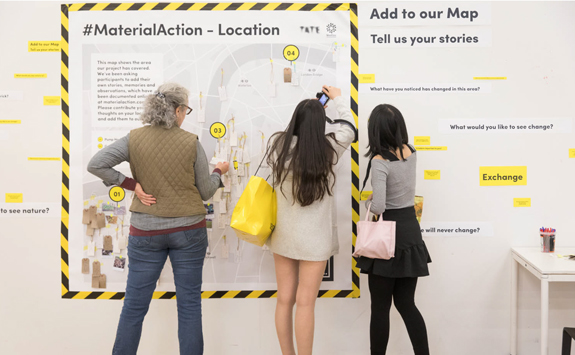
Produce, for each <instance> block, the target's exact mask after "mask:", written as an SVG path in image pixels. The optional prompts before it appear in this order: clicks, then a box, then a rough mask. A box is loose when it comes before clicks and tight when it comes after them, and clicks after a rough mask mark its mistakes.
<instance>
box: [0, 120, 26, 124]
mask: <svg viewBox="0 0 575 355" xmlns="http://www.w3.org/2000/svg"><path fill="white" fill-rule="evenodd" d="M20 123H22V121H20V120H0V124H20Z"/></svg>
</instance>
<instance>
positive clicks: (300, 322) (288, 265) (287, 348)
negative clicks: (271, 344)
mask: <svg viewBox="0 0 575 355" xmlns="http://www.w3.org/2000/svg"><path fill="white" fill-rule="evenodd" d="M274 259H275V267H276V278H277V283H278V301H277V306H276V330H277V334H278V339H279V342H280V347H281V351H282V354H283V355H295V354H296V352H295V348H294V343H293V326H292V324H293V316H292V315H293V307H294V304H295V305H296V315H295V336H296V343H297V350H298V354H299V355H311V354H312V349H313V335H314V324H315V316H314V310H315V300H316V299H317V295H318V292H319V287H320V285H321V280H322V278H323V273H324V271H325V265H326V261H303V260H293V259H289V258H286V257H283V256H280V255H277V254H274Z"/></svg>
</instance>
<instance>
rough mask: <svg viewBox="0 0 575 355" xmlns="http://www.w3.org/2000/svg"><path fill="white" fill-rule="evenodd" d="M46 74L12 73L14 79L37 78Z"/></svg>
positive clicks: (45, 76)
mask: <svg viewBox="0 0 575 355" xmlns="http://www.w3.org/2000/svg"><path fill="white" fill-rule="evenodd" d="M47 77H48V74H42V73H18V74H14V78H16V79H37V78H47Z"/></svg>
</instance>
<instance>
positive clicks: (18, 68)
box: [0, 2, 575, 355]
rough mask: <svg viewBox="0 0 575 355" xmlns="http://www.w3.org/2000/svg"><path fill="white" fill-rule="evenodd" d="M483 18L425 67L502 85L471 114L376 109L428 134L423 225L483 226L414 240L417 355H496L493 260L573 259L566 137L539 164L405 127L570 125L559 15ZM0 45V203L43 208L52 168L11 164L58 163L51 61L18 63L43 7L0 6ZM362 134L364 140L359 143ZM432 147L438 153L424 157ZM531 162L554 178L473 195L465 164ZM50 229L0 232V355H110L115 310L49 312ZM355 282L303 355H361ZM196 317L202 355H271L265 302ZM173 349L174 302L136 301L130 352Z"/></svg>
mask: <svg viewBox="0 0 575 355" xmlns="http://www.w3.org/2000/svg"><path fill="white" fill-rule="evenodd" d="M492 7H493V20H492V23H493V47H492V49H491V50H489V51H486V52H484V53H483V54H482V55H481V57H480V58H477V59H475V60H474V59H473V58H466V60H461V58H459V59H458V57H457V55H456V54H454V53H455V52H451V57H449V56H448V55H447V54H446V53H449V52H450V51H444V52H443V53H442V52H441V51H438V52H437V53H435V54H437V55H438V56H439V57H441V56H444V57H443V59H445V60H447V61H448V62H447V63H446V64H445V66H442V67H441V68H443V69H441V70H446V69H445V68H449V67H450V66H452V67H456V68H458V69H457V70H460V71H462V72H467V73H468V74H469V75H471V76H475V75H478V74H476V73H477V72H481V74H480V75H483V73H488V74H489V75H491V74H492V73H494V72H495V73H494V74H496V75H506V76H508V77H509V79H510V83H509V82H508V83H507V84H508V85H507V86H506V88H505V89H502V90H501V91H495V89H494V92H495V93H494V94H492V95H490V96H488V97H485V98H483V99H482V100H480V101H473V99H470V100H469V101H465V102H464V103H460V104H458V105H453V104H451V105H448V104H449V103H450V102H444V103H443V105H442V103H441V102H432V101H430V100H425V99H423V98H415V97H407V96H405V97H395V98H397V100H394V102H392V103H394V104H396V105H397V106H398V107H399V108H400V109H401V110H402V111H403V113H404V115H405V117H406V119H407V120H408V122H409V127H408V128H409V130H410V135H411V136H414V135H430V136H432V144H433V145H449V149H450V150H449V151H448V152H447V153H427V154H436V155H434V156H430V155H427V157H428V158H426V156H424V155H423V154H421V158H420V163H419V164H420V167H419V171H420V172H421V171H422V170H423V169H424V168H425V169H428V168H429V169H432V168H434V167H436V166H440V167H439V168H438V169H441V170H442V174H444V172H445V174H446V175H445V176H446V178H445V179H443V177H442V180H441V181H440V182H438V184H430V181H424V180H421V178H420V180H418V192H419V193H421V194H423V195H424V196H425V197H426V202H425V203H426V205H425V210H424V219H427V220H429V221H439V220H452V221H464V220H478V219H479V218H480V217H482V218H489V220H491V221H493V223H494V226H495V237H492V238H484V237H483V238H481V237H479V238H471V237H470V238H447V237H437V238H426V242H427V245H428V247H429V249H430V252H431V255H432V258H433V260H434V262H433V263H432V264H431V267H430V271H431V274H432V275H431V276H430V277H427V278H423V279H421V280H420V283H419V288H418V292H417V302H418V304H419V307H420V309H421V311H422V313H423V315H424V317H425V319H426V322H427V327H428V331H429V337H430V345H431V352H432V354H441V355H451V354H469V355H485V354H501V355H502V354H508V352H509V316H510V301H509V296H510V293H509V286H510V256H509V248H510V247H511V246H512V245H532V244H534V243H535V242H536V241H534V240H533V238H531V237H530V233H531V232H532V229H533V228H534V227H538V226H539V225H540V224H549V225H555V226H557V228H558V229H560V230H561V231H564V232H562V233H561V234H560V236H559V243H560V244H565V245H567V244H571V245H575V236H574V233H573V232H574V228H573V226H572V224H571V223H570V222H571V221H572V220H573V219H572V217H571V215H570V214H571V211H572V209H571V208H570V207H571V206H570V203H569V202H570V201H573V197H574V190H573V188H572V187H571V185H570V184H569V183H570V182H571V180H572V176H573V173H574V166H573V164H575V162H574V161H575V159H573V161H570V160H568V159H565V155H566V152H565V150H566V149H567V148H573V147H575V145H574V144H573V142H574V140H573V138H574V137H573V135H572V134H571V135H570V136H569V137H566V138H564V139H561V140H560V141H554V140H546V141H545V145H544V147H549V149H547V150H545V149H546V148H545V149H539V148H540V147H538V146H537V143H538V140H537V139H535V138H536V136H525V137H519V138H518V137H514V138H512V139H509V140H507V139H506V138H503V136H501V137H499V136H495V137H486V138H485V139H481V140H475V139H462V138H458V139H453V138H448V137H441V136H439V135H438V134H437V133H436V125H435V121H433V122H431V123H428V124H427V125H426V124H424V122H422V121H416V120H415V119H413V118H414V117H417V114H418V113H419V112H422V110H423V111H426V112H429V113H430V116H431V117H442V118H456V117H464V118H465V117H542V116H545V115H547V116H554V117H557V116H562V117H565V116H570V115H572V112H573V108H574V107H573V106H574V104H573V103H572V90H573V88H572V83H573V82H574V79H575V75H574V71H573V70H574V69H573V68H575V67H573V63H574V59H575V55H574V49H573V48H574V47H573V46H572V43H573V39H574V38H573V36H574V34H575V28H574V25H573V23H572V21H571V22H570V18H571V14H573V13H574V11H575V7H574V4H573V3H548V4H544V3H535V2H533V3H513V4H511V3H502V4H493V6H492ZM0 38H1V39H2V41H1V43H2V45H3V50H2V51H0V90H22V91H24V92H25V99H24V101H23V102H11V103H0V119H21V120H22V124H21V125H19V126H12V127H10V126H6V127H3V126H5V125H3V126H0V131H4V132H6V133H5V134H4V136H5V137H6V136H7V137H8V139H7V140H2V141H0V163H1V167H2V168H1V170H0V197H2V198H3V196H4V194H5V193H7V192H22V193H24V199H25V201H26V202H44V203H55V204H59V203H60V186H61V170H60V169H61V167H60V163H59V162H29V161H27V157H28V156H60V152H61V123H60V122H61V116H60V110H59V108H58V107H50V106H43V105H42V96H45V95H54V96H57V95H59V93H60V86H59V83H60V55H59V54H58V53H28V51H27V41H29V40H57V39H59V38H60V7H59V4H57V3H52V2H44V3H20V2H18V3H17V2H5V3H0ZM419 54H421V53H419ZM360 55H361V57H360V63H361V65H362V70H361V71H362V72H364V73H376V74H379V75H382V74H384V75H391V74H393V73H388V72H386V71H385V70H386V69H385V68H388V67H385V66H383V65H382V61H381V60H379V59H378V57H376V55H377V53H374V52H373V51H371V52H370V51H367V50H366V51H363V52H362V53H361V54H360ZM379 55H380V58H381V53H380V54H379ZM370 56H372V57H371V58H370ZM390 58H392V59H391V60H394V59H393V57H390ZM434 58H438V57H437V56H435V57H434ZM429 61H430V60H429V58H425V57H423V58H421V57H420V58H419V59H417V58H416V57H413V58H412V62H404V63H402V65H404V66H406V67H408V66H412V68H414V70H418V71H419V73H423V74H424V73H425V72H426V70H429V68H428V67H427V66H426V65H417V64H421V63H428V62H429ZM387 63H389V62H387ZM569 63H570V64H569ZM472 69H474V70H472ZM550 70H554V71H553V73H555V74H553V78H554V79H553V81H552V83H551V84H549V85H547V86H545V85H546V84H544V83H543V81H542V80H541V79H540V77H543V76H545V75H546V74H548V73H551V72H550ZM16 72H42V73H48V78H47V79H34V80H32V79H26V80H24V79H14V78H13V74H14V73H16ZM438 81H439V79H438ZM395 98H394V99H395ZM360 102H361V105H362V106H361V108H360V114H361V121H362V127H363V129H364V130H365V128H364V127H365V122H366V119H367V115H368V114H369V111H370V110H371V108H372V107H374V106H375V105H376V104H378V103H379V102H380V98H376V97H373V96H368V95H362V97H361V101H360ZM430 102H431V103H430ZM463 104H465V106H464V105H463ZM475 115H476V116H475ZM416 122H417V124H416ZM362 135H363V137H365V131H363V132H362ZM443 139H445V140H447V139H450V140H451V141H449V144H448V143H447V142H446V143H445V144H443V143H440V141H441V140H443ZM486 143H487V144H486ZM361 144H362V145H364V143H361ZM480 149H481V150H480ZM439 154H441V155H439ZM540 162H545V163H546V164H547V165H552V166H553V167H554V168H556V169H557V170H558V171H559V174H556V175H555V176H554V177H552V178H548V177H546V176H539V175H537V177H536V178H533V179H530V181H529V185H528V186H527V187H526V188H525V189H524V190H522V191H521V192H522V193H526V195H525V196H515V193H514V192H509V191H510V190H508V189H503V188H495V189H493V190H489V191H488V192H487V193H485V190H480V189H479V188H478V186H477V185H478V184H477V176H476V175H477V173H476V168H477V166H479V165H498V164H500V163H501V165H529V167H530V169H533V170H534V169H535V167H536V164H538V163H540ZM427 166H430V167H427ZM431 166H433V167H431ZM363 169H365V165H364V163H362V171H363ZM533 170H530V172H531V171H533ZM530 177H531V175H530ZM544 191H548V194H544ZM461 196H465V198H466V201H465V202H463V203H466V208H465V209H463V208H461V204H462V202H461ZM529 196H531V197H534V198H533V202H534V204H535V202H536V201H535V200H536V199H538V200H539V201H540V202H538V203H537V206H534V207H532V208H530V209H513V208H512V207H509V199H512V198H513V197H529ZM470 215H472V216H474V217H469V216H470ZM447 216H448V217H447ZM59 225H60V221H59V219H57V218H49V219H46V218H37V219H34V218H21V217H19V218H11V219H5V218H1V219H0V226H1V227H0V242H1V243H2V246H3V247H4V248H3V249H4V253H3V255H2V257H1V258H0V270H2V273H1V274H2V278H1V282H0V283H1V290H0V353H2V354H38V353H45V354H103V353H109V352H110V349H111V347H112V344H113V341H114V334H115V328H116V325H117V321H118V316H119V313H120V309H121V305H122V303H121V302H119V301H90V300H62V299H60V292H61V289H60V275H61V274H60V238H59V236H58V234H59ZM531 234H532V233H531ZM365 281H366V279H364V278H363V277H362V289H363V290H364V292H362V298H361V299H359V300H347V299H346V300H339V299H320V300H319V301H318V304H317V312H316V314H317V321H316V353H317V354H319V355H324V354H326V355H327V354H338V355H339V354H342V355H343V354H345V355H352V354H353V355H358V354H368V353H369V350H368V349H369V337H368V328H369V293H368V292H367V284H366V282H365ZM519 287H520V293H519V299H520V303H519V305H520V312H519V323H520V325H521V327H520V330H519V343H520V345H519V351H520V354H521V355H529V354H538V351H539V344H538V341H539V286H538V284H537V282H536V280H535V279H534V277H532V276H531V275H529V274H527V273H526V272H523V271H522V272H521V273H520V280H519ZM550 292H551V312H550V326H551V330H550V353H558V352H559V348H560V336H561V328H562V327H563V326H574V325H575V322H574V321H573V319H574V316H575V310H574V309H573V301H572V300H573V297H574V296H575V286H574V285H570V284H552V286H551V291H550ZM203 305H204V307H203V309H204V333H205V340H206V354H209V355H212V354H213V355H220V354H230V355H231V354H233V355H236V354H265V355H268V354H279V347H278V345H277V340H276V337H275V330H274V321H273V310H274V306H275V300H206V301H204V303H203ZM392 325H393V329H392V334H391V337H390V346H389V351H388V353H390V354H410V353H412V352H411V350H410V349H411V346H410V343H409V340H408V337H407V334H406V331H405V327H404V326H403V324H402V321H401V318H400V317H399V316H398V315H397V313H395V312H394V313H393V316H392ZM177 346H178V345H177V321H176V310H175V301H163V300H162V301H154V302H152V304H151V306H150V312H149V314H148V316H147V318H146V322H145V325H144V333H143V336H142V342H141V347H140V349H141V351H140V353H141V354H144V355H145V354H175V353H177Z"/></svg>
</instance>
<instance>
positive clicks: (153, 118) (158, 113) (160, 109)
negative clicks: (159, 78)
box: [140, 83, 190, 129]
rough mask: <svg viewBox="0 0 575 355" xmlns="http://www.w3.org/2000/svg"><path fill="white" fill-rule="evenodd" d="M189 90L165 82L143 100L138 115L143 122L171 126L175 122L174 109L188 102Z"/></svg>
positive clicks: (167, 127)
mask: <svg viewBox="0 0 575 355" xmlns="http://www.w3.org/2000/svg"><path fill="white" fill-rule="evenodd" d="M189 95H190V92H189V91H188V89H186V88H185V87H183V86H181V85H180V84H176V83H165V84H163V85H160V87H158V90H156V91H155V92H154V93H153V94H150V95H148V97H146V100H144V111H142V114H141V116H140V119H141V120H142V123H143V124H146V123H149V124H150V125H152V126H164V127H165V128H166V129H169V128H172V127H173V126H174V125H175V124H176V112H175V111H176V109H177V108H178V107H180V106H183V105H187V104H188V96H189Z"/></svg>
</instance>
